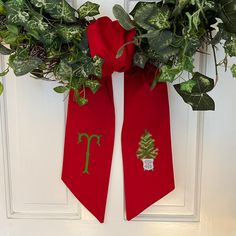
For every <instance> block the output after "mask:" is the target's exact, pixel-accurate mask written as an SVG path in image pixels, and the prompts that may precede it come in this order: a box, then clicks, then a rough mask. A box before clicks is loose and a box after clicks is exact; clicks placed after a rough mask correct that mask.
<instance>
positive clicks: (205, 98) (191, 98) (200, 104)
mask: <svg viewBox="0 0 236 236" xmlns="http://www.w3.org/2000/svg"><path fill="white" fill-rule="evenodd" d="M174 87H175V89H176V91H177V92H178V94H179V95H180V96H181V97H182V98H183V100H184V101H185V102H186V103H187V104H189V105H191V106H192V109H193V110H197V111H205V110H214V109H215V103H214V101H213V99H212V98H211V97H210V96H209V95H208V94H207V92H209V91H211V90H212V89H213V88H214V81H213V79H211V78H209V77H207V76H205V75H203V74H200V73H195V74H194V76H193V78H192V79H190V80H188V81H186V82H183V83H180V84H176V85H174Z"/></svg>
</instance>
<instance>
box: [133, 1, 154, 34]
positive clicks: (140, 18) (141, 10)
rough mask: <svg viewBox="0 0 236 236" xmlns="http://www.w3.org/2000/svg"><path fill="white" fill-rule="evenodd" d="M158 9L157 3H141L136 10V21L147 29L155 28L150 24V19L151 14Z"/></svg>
mask: <svg viewBox="0 0 236 236" xmlns="http://www.w3.org/2000/svg"><path fill="white" fill-rule="evenodd" d="M156 10H157V6H156V3H147V4H143V5H140V7H138V8H137V9H136V10H135V15H134V21H135V22H136V24H137V25H138V26H140V27H141V28H143V29H145V30H153V29H155V28H154V27H153V26H152V25H150V23H149V22H148V19H149V18H150V16H153V13H154V12H155V11H156Z"/></svg>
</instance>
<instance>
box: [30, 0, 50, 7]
mask: <svg viewBox="0 0 236 236" xmlns="http://www.w3.org/2000/svg"><path fill="white" fill-rule="evenodd" d="M30 2H31V3H32V4H33V5H34V6H36V7H40V8H41V7H46V5H47V3H46V2H47V0H30Z"/></svg>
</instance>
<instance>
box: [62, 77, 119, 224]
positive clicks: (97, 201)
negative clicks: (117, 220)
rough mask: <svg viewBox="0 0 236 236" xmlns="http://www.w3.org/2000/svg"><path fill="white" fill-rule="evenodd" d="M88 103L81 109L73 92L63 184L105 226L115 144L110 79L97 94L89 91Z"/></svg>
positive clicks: (67, 126)
mask: <svg viewBox="0 0 236 236" xmlns="http://www.w3.org/2000/svg"><path fill="white" fill-rule="evenodd" d="M86 97H87V98H88V99H89V103H88V104H87V105H84V106H79V105H78V104H77V103H76V102H75V101H74V95H73V92H70V96H69V104H68V114H67V124H66V135H65V145H64V161H63V169H62V180H63V182H64V183H65V184H66V185H67V187H68V188H69V189H70V191H71V192H72V193H73V194H74V196H75V197H76V198H77V199H78V200H79V201H80V202H81V203H82V204H83V205H84V206H85V207H86V208H87V209H88V210H89V211H90V212H91V213H92V214H93V215H94V216H95V217H96V218H97V219H98V220H99V221H100V222H101V223H102V222H104V214H105V206H106V199H107V192H108V185H109V178H110V169H111V161H112V153H113V142H114V132H115V130H114V127H115V117H114V105H113V94H112V83H111V78H110V77H108V78H103V79H102V86H101V88H100V90H99V91H98V92H97V93H96V97H94V95H93V94H92V92H90V91H87V90H86Z"/></svg>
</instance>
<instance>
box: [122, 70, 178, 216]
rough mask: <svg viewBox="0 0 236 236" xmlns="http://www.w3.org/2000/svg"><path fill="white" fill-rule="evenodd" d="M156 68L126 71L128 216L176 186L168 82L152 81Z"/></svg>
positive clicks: (124, 131) (124, 149)
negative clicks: (153, 82)
mask: <svg viewBox="0 0 236 236" xmlns="http://www.w3.org/2000/svg"><path fill="white" fill-rule="evenodd" d="M155 72H156V68H152V67H147V68H145V70H141V69H139V68H133V69H131V70H130V71H128V72H127V73H125V82H124V83H125V85H124V86H125V91H124V92H125V104H124V124H123V129H122V152H123V166H124V186H125V201H126V216H127V220H131V219H132V218H134V217H136V216H137V215H139V214H140V213H141V212H142V211H144V210H145V209H146V208H148V207H149V206H151V205H152V204H153V203H155V202H156V201H158V200H159V199H161V198H162V197H164V196H165V195H166V194H168V193H169V192H171V191H172V190H173V189H174V174H173V164H172V151H171V135H170V117H169V103H168V93H167V86H166V84H165V83H159V84H158V85H157V87H156V88H155V89H154V90H151V89H150V84H151V82H152V80H153V78H154V76H155Z"/></svg>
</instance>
